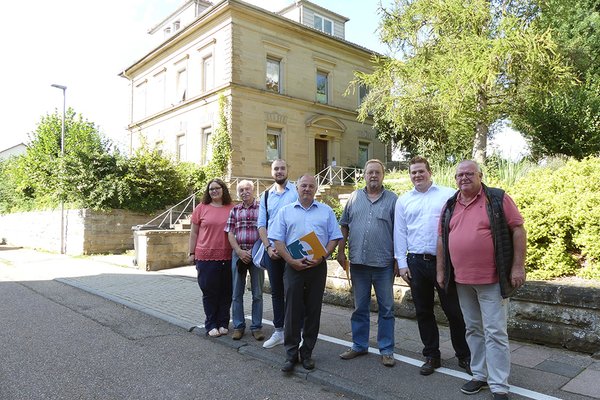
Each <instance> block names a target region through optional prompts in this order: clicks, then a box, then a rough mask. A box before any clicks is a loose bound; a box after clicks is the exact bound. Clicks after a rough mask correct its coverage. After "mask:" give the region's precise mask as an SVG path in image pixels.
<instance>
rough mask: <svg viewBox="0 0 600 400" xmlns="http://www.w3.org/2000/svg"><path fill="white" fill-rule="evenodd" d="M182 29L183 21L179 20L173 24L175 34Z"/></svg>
mask: <svg viewBox="0 0 600 400" xmlns="http://www.w3.org/2000/svg"><path fill="white" fill-rule="evenodd" d="M180 27H181V21H179V20H177V21H175V22H173V31H174V32H177V31H178V30H179V28H180Z"/></svg>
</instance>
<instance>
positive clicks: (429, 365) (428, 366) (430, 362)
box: [419, 357, 442, 375]
mask: <svg viewBox="0 0 600 400" xmlns="http://www.w3.org/2000/svg"><path fill="white" fill-rule="evenodd" d="M441 366H442V363H441V361H440V359H439V358H432V357H427V359H426V360H425V364H423V365H421V369H420V370H419V373H420V374H421V375H431V374H433V371H435V369H436V368H439V367H441Z"/></svg>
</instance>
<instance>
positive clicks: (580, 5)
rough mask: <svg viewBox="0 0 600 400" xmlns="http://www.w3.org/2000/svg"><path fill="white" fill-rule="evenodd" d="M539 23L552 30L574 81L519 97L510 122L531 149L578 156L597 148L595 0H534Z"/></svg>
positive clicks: (599, 1)
mask: <svg viewBox="0 0 600 400" xmlns="http://www.w3.org/2000/svg"><path fill="white" fill-rule="evenodd" d="M539 4H540V11H541V12H540V18H539V21H538V25H539V26H540V27H541V28H542V29H547V30H549V31H552V33H553V39H554V40H555V41H556V42H558V43H559V46H558V49H559V51H560V52H561V54H562V55H563V56H564V58H565V60H566V61H567V62H568V63H569V65H571V66H572V68H573V71H574V72H575V74H576V76H577V79H578V82H577V84H576V85H572V86H568V87H565V88H563V89H562V90H559V91H557V92H555V93H553V95H552V96H543V97H538V98H533V99H529V100H527V99H526V101H522V102H519V103H518V104H517V107H516V111H517V112H516V113H515V114H514V115H513V116H512V118H511V119H512V122H513V125H514V127H515V128H516V129H517V130H519V131H520V132H522V133H523V134H524V136H525V137H526V138H527V140H528V142H529V144H530V148H531V152H532V155H533V156H535V157H543V156H547V155H554V154H563V155H567V156H571V157H575V158H577V159H582V158H584V157H586V156H588V155H591V154H597V153H598V152H600V0H539Z"/></svg>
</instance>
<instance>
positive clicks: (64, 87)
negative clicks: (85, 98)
mask: <svg viewBox="0 0 600 400" xmlns="http://www.w3.org/2000/svg"><path fill="white" fill-rule="evenodd" d="M50 86H52V87H55V88H57V89H61V90H67V87H66V86H63V85H57V84H56V83H53V84H52V85H50Z"/></svg>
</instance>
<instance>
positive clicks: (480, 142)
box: [473, 89, 489, 164]
mask: <svg viewBox="0 0 600 400" xmlns="http://www.w3.org/2000/svg"><path fill="white" fill-rule="evenodd" d="M486 109H487V97H486V95H485V91H484V90H483V89H480V90H479V93H478V95H477V115H478V117H479V118H478V121H477V124H476V125H475V140H474V141H473V160H475V161H477V162H478V163H480V164H483V163H484V162H485V158H486V154H485V152H486V149H487V138H488V132H489V127H488V125H487V123H485V122H484V121H485V112H486Z"/></svg>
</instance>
